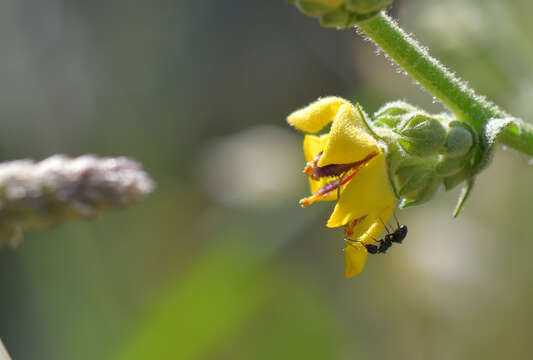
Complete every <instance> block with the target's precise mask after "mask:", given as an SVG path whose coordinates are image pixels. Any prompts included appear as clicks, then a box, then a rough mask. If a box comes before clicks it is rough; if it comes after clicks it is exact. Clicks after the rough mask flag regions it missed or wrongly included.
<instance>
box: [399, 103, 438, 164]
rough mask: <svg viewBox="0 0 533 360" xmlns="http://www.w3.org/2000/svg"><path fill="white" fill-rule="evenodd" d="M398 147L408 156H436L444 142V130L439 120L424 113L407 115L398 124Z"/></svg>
mask: <svg viewBox="0 0 533 360" xmlns="http://www.w3.org/2000/svg"><path fill="white" fill-rule="evenodd" d="M398 133H399V134H400V135H401V138H400V139H398V142H399V143H400V145H401V146H402V147H403V148H404V149H405V151H407V152H408V153H410V154H413V155H417V156H428V155H433V154H437V153H438V151H439V150H440V148H441V147H442V145H443V144H444V142H445V141H446V130H445V129H444V126H443V125H442V124H441V122H440V121H439V120H437V119H436V118H432V117H430V116H429V115H427V114H424V113H415V114H412V115H409V116H408V117H406V118H404V120H402V123H400V124H399V129H398Z"/></svg>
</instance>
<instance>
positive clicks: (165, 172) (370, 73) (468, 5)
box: [0, 0, 533, 360]
mask: <svg viewBox="0 0 533 360" xmlns="http://www.w3.org/2000/svg"><path fill="white" fill-rule="evenodd" d="M391 12H392V14H393V15H394V16H395V17H397V18H398V19H399V22H400V24H401V25H402V26H403V27H404V28H405V29H406V30H407V31H410V32H413V33H415V34H417V37H418V38H419V40H421V42H422V43H423V44H424V45H427V46H429V47H430V49H431V51H432V53H433V54H434V55H436V56H437V57H438V58H440V59H441V60H442V61H443V62H444V63H445V64H447V65H449V66H450V67H451V68H452V69H453V70H454V71H456V72H457V74H459V75H460V76H462V77H464V78H465V79H466V80H468V81H469V83H470V84H471V85H472V86H473V87H474V88H476V89H478V91H479V92H481V93H483V94H485V95H488V97H489V98H490V99H492V100H494V101H496V102H497V103H499V104H500V105H502V106H503V107H504V108H505V109H507V110H508V111H510V112H511V113H512V114H514V115H516V116H521V117H523V118H525V119H526V120H527V119H529V118H530V117H531V116H530V114H531V111H532V110H533V102H532V101H531V98H532V97H533V67H532V66H531V64H533V42H532V41H531V38H532V37H533V23H531V21H530V17H531V16H530V14H531V13H532V12H533V4H532V3H531V2H530V1H526V0H514V1H505V2H502V1H498V0H472V1H455V0H448V1H440V0H439V1H437V0H410V1H405V0H404V1H399V0H396V1H395V2H394V4H393V6H392V8H391ZM0 39H1V41H0V44H1V49H2V56H0V74H1V75H0V78H1V80H2V81H1V82H0V119H1V120H0V121H1V122H0V124H1V127H0V158H1V160H4V161H5V160H10V159H18V158H32V159H42V158H44V157H47V156H49V155H51V154H55V153H64V154H68V155H71V156H75V155H80V154H84V153H94V154H98V155H104V156H111V155H113V156H114V155H126V156H131V157H133V158H135V159H138V160H139V161H141V162H142V163H143V164H144V166H145V168H146V169H147V171H149V172H150V174H152V176H153V177H154V178H155V180H156V181H157V183H158V188H157V191H156V192H155V193H154V194H152V195H151V196H149V197H148V198H147V199H146V200H145V201H143V202H142V203H140V204H138V205H136V206H134V207H132V208H129V209H126V210H124V211H122V212H116V213H112V214H110V215H106V216H103V217H101V218H99V219H96V220H94V221H91V222H77V223H71V224H67V225H63V226H60V227H57V228H54V229H51V230H49V231H44V232H31V233H28V234H27V235H26V239H25V241H24V242H23V243H22V245H21V246H20V247H19V248H18V249H15V250H10V249H3V250H2V251H1V252H0V287H1V289H2V290H1V296H0V309H1V316H0V338H2V340H3V341H4V343H5V344H6V347H7V348H8V350H9V351H10V353H11V354H12V356H13V358H14V360H25V359H39V360H48V359H50V360H62V359H65V360H71V359H109V360H137V359H143V360H144V359H180V360H189V359H207V360H218V359H237V360H239V359H242V360H244V359H265V360H267V359H307V360H312V359H317V360H323V359H361V360H365V359H369V360H371V359H389V358H394V359H472V358H483V359H501V358H502V357H504V358H507V357H509V356H511V357H512V358H513V359H529V358H530V356H531V353H532V351H533V343H532V342H531V341H530V338H531V334H532V327H533V311H532V310H531V309H532V308H531V303H532V302H533V276H531V275H532V274H533V263H532V261H531V260H530V258H531V256H530V254H531V253H532V252H533V242H532V241H531V238H532V235H531V231H532V226H531V212H532V211H533V205H532V204H533V192H532V191H531V187H530V186H528V185H530V184H531V183H532V182H533V167H532V166H529V159H528V158H527V157H525V156H523V155H520V154H518V153H515V152H514V151H510V150H509V151H504V149H500V150H499V151H498V153H497V154H496V156H495V161H494V162H493V164H492V166H491V167H490V168H489V169H488V170H487V171H485V172H484V173H483V174H482V175H481V176H480V177H479V181H478V185H477V188H476V189H475V191H474V193H473V195H472V197H471V199H470V201H469V202H468V204H467V206H466V207H465V209H464V210H463V212H462V214H461V216H460V217H459V218H458V219H457V220H452V218H451V212H452V210H453V207H454V203H455V200H456V198H457V194H458V190H457V191H453V192H451V193H446V194H445V193H443V192H441V193H440V194H439V196H437V198H436V199H434V200H433V201H432V202H431V203H429V204H427V205H424V206H422V207H418V208H413V209H410V210H406V211H400V212H398V217H399V218H400V220H401V222H402V223H405V224H407V225H408V226H409V236H408V238H407V240H406V241H405V243H404V244H403V245H402V246H397V247H394V248H393V249H392V251H390V252H389V253H387V255H386V256H373V257H370V258H369V261H368V263H367V266H366V268H365V271H364V272H363V273H362V274H361V275H360V276H358V277H356V278H354V279H351V280H346V279H344V277H343V267H344V265H343V254H342V247H343V240H342V231H341V230H338V231H336V230H328V229H326V228H325V226H324V225H325V221H326V219H327V216H328V214H329V212H330V211H331V209H332V204H326V203H320V204H317V205H314V206H312V207H310V208H307V209H305V210H302V209H300V208H299V207H298V199H299V198H300V197H302V196H304V195H305V194H306V193H307V191H308V189H307V184H306V180H305V177H304V175H303V174H301V170H302V168H303V165H304V159H303V155H302V153H301V139H302V136H301V134H298V133H297V132H296V131H294V130H293V129H291V128H289V127H288V126H287V125H286V123H285V117H286V115H287V114H288V113H290V112H291V111H293V110H295V109H297V108H299V107H301V106H304V105H306V104H307V103H309V102H311V101H313V100H315V99H317V98H318V97H319V96H325V95H339V96H343V97H346V98H349V99H352V100H354V101H358V102H360V103H361V104H362V105H363V106H364V108H365V109H366V110H367V112H370V113H372V112H374V111H375V110H377V109H378V108H379V107H380V105H382V104H383V103H385V102H387V101H390V100H396V99H405V100H407V101H409V102H411V103H413V104H417V105H420V106H422V107H424V108H425V109H427V110H429V111H436V112H440V111H442V110H443V108H442V107H441V106H440V105H439V104H437V103H434V102H433V101H432V98H431V97H430V96H428V95H427V94H425V93H424V92H423V91H422V90H420V89H419V88H418V86H416V85H414V84H413V82H412V81H411V80H410V79H409V78H407V77H405V76H404V75H402V74H400V73H399V71H397V70H396V68H395V67H393V66H391V64H390V63H389V62H388V60H386V59H385V58H384V57H383V56H377V55H376V50H375V48H374V47H373V45H372V44H371V43H369V42H367V41H364V40H363V39H362V38H361V37H360V36H357V35H356V32H355V30H346V31H342V32H341V31H336V30H328V29H322V28H320V27H319V26H318V25H317V23H316V21H315V20H313V19H310V18H307V17H304V16H303V15H301V14H300V13H299V12H298V11H297V10H296V9H295V8H294V7H293V6H291V5H288V4H286V3H285V2H283V1H281V0H280V1H244V0H237V1H231V2H227V1H215V0H207V1H193V0H191V1H169V0H161V1H152V0H150V1H149V0H140V1H90V2H88V1H81V0H80V1H72V0H69V1H67V0H62V1H61V0H47V1H41V0H4V1H2V2H1V3H0Z"/></svg>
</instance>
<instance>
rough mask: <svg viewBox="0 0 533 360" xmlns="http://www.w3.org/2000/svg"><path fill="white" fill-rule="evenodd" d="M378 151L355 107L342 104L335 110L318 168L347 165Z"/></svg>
mask: <svg viewBox="0 0 533 360" xmlns="http://www.w3.org/2000/svg"><path fill="white" fill-rule="evenodd" d="M378 151H379V149H378V144H377V142H376V140H375V139H374V138H373V137H372V136H371V135H369V134H368V130H367V129H366V128H365V127H364V124H363V121H362V119H361V118H360V117H359V114H358V113H357V110H356V109H355V107H354V106H353V105H352V104H343V105H341V106H340V107H339V108H338V110H337V114H336V116H335V120H333V124H332V125H331V130H330V132H329V141H328V142H327V145H326V148H325V149H324V154H323V155H322V157H321V158H320V161H319V162H318V166H325V165H328V164H349V163H352V162H356V161H360V160H363V159H364V158H365V157H367V156H368V155H370V154H371V153H374V152H378Z"/></svg>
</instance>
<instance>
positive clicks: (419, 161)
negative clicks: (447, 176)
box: [395, 157, 435, 199]
mask: <svg viewBox="0 0 533 360" xmlns="http://www.w3.org/2000/svg"><path fill="white" fill-rule="evenodd" d="M434 164H435V159H434V158H419V157H408V158H406V159H404V160H403V161H401V163H400V165H399V166H398V168H397V169H396V171H395V173H396V184H397V188H398V189H399V191H398V194H399V195H400V196H401V197H403V198H408V199H416V198H417V196H418V194H419V192H420V191H422V190H424V189H425V188H426V187H427V185H428V183H429V182H431V180H432V178H433V177H434V176H433V172H434V167H435V166H434Z"/></svg>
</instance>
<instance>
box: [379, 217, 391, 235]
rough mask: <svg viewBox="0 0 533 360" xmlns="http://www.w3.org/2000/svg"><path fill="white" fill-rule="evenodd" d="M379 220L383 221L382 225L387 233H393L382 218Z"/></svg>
mask: <svg viewBox="0 0 533 360" xmlns="http://www.w3.org/2000/svg"><path fill="white" fill-rule="evenodd" d="M379 220H380V221H381V223H382V224H383V226H384V227H385V230H387V232H388V233H390V232H391V231H390V230H389V228H388V227H387V224H385V223H384V222H383V219H381V217H380V218H379Z"/></svg>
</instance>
